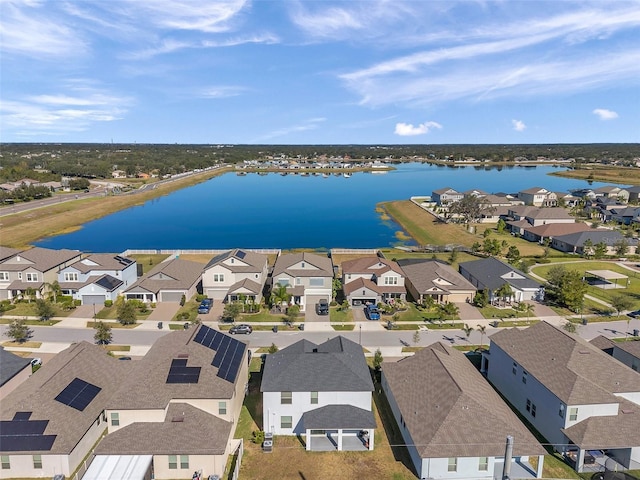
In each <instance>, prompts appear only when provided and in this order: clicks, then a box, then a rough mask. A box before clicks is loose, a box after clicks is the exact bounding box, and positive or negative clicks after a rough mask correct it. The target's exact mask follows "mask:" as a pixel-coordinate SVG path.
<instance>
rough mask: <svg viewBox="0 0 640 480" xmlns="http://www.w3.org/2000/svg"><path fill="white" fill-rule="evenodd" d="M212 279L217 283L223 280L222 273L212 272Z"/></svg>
mask: <svg viewBox="0 0 640 480" xmlns="http://www.w3.org/2000/svg"><path fill="white" fill-rule="evenodd" d="M213 281H214V282H217V283H220V282H224V273H214V274H213Z"/></svg>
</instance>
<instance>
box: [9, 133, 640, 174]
mask: <svg viewBox="0 0 640 480" xmlns="http://www.w3.org/2000/svg"><path fill="white" fill-rule="evenodd" d="M0 154H1V155H2V156H1V165H2V167H3V168H2V169H0V183H2V182H6V181H17V180H19V179H20V178H24V177H25V176H28V177H31V178H34V175H37V177H36V178H34V179H36V180H42V181H47V180H59V179H60V176H69V177H83V178H111V176H112V172H113V171H114V170H116V169H117V170H122V171H124V172H126V174H127V175H129V176H133V175H136V174H137V173H140V172H145V173H149V172H152V171H154V172H156V173H158V175H160V176H162V175H170V174H176V173H182V172H186V171H190V170H195V169H202V168H205V167H209V166H213V165H216V164H219V163H232V164H233V163H238V162H242V161H244V160H258V159H266V158H272V157H275V158H300V159H317V158H320V157H322V156H326V157H328V158H337V157H340V158H349V159H352V160H354V161H369V160H383V159H385V160H391V161H394V162H401V161H412V160H417V161H424V160H432V159H445V158H446V159H450V160H463V159H465V158H475V159H479V160H487V161H490V162H515V160H516V159H519V158H524V159H527V160H536V159H537V158H538V157H540V156H542V157H546V158H554V159H575V165H576V166H579V165H580V164H581V163H584V162H592V161H597V162H600V163H605V164H606V163H611V162H613V161H617V162H619V163H622V164H631V163H632V162H633V159H634V158H638V157H640V144H551V145H151V144H148V145H147V144H31V143H4V144H0ZM36 169H37V170H36Z"/></svg>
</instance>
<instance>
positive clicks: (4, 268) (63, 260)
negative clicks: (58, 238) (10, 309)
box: [0, 247, 82, 300]
mask: <svg viewBox="0 0 640 480" xmlns="http://www.w3.org/2000/svg"><path fill="white" fill-rule="evenodd" d="M81 257H82V253H81V252H79V251H77V250H66V249H63V250H52V249H49V248H40V247H34V248H31V249H29V250H25V251H23V252H19V253H16V254H15V255H12V256H10V257H9V258H7V259H5V260H4V261H3V262H2V263H0V300H7V299H9V300H11V299H15V298H20V297H21V296H23V295H25V294H26V293H27V291H32V292H34V294H35V296H36V297H41V296H42V294H43V293H44V290H45V289H46V286H47V284H52V283H53V282H55V281H56V280H58V270H60V269H61V268H65V267H67V266H69V265H71V264H72V263H75V262H76V261H78V260H80V258H81Z"/></svg>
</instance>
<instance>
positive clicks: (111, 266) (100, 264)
mask: <svg viewBox="0 0 640 480" xmlns="http://www.w3.org/2000/svg"><path fill="white" fill-rule="evenodd" d="M132 263H135V260H133V259H131V258H129V257H123V256H121V255H117V254H115V253H92V254H91V255H89V256H87V257H85V258H83V259H82V260H78V261H77V262H75V263H73V264H72V265H69V266H70V267H72V268H74V269H76V270H78V271H79V272H81V273H88V272H91V271H93V270H118V271H121V270H124V269H125V268H127V267H128V266H129V265H131V264H132Z"/></svg>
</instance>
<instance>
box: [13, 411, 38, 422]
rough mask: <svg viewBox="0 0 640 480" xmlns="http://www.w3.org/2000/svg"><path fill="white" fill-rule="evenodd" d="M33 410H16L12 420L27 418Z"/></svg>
mask: <svg viewBox="0 0 640 480" xmlns="http://www.w3.org/2000/svg"><path fill="white" fill-rule="evenodd" d="M32 413H33V412H16V414H15V415H14V416H13V419H14V420H29V419H30V418H31V414H32Z"/></svg>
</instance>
